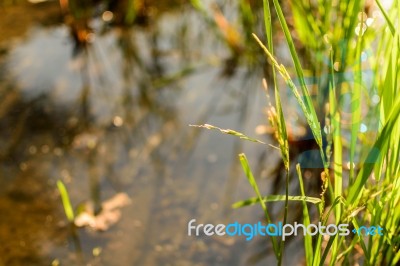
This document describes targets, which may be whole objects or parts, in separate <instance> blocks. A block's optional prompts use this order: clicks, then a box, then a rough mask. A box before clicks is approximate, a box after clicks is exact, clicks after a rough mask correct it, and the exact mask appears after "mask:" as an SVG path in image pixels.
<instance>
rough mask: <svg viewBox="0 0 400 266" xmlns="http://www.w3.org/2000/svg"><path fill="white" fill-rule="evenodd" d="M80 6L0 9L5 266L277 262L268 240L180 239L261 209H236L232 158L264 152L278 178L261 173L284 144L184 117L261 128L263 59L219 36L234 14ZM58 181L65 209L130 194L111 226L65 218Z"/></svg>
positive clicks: (238, 195)
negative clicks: (194, 226)
mask: <svg viewBox="0 0 400 266" xmlns="http://www.w3.org/2000/svg"><path fill="white" fill-rule="evenodd" d="M11 2H14V4H12V3H11ZM15 2H18V3H17V4H15ZM75 2H76V1H75ZM75 2H74V1H69V2H68V1H60V3H61V8H60V5H59V3H58V2H56V1H49V2H45V3H40V4H36V5H32V4H27V3H25V2H24V1H10V4H5V5H4V6H3V7H1V9H0V12H1V13H2V14H3V15H4V16H2V18H1V19H0V25H2V26H1V27H0V28H1V30H0V31H1V34H0V36H2V37H1V38H2V39H0V132H1V133H0V134H1V138H0V183H1V186H0V212H1V213H2V219H1V220H0V239H2V241H3V243H6V244H3V245H2V246H1V247H0V264H5V265H18V264H25V265H49V264H51V263H53V264H55V265H57V263H59V262H61V263H62V264H64V265H72V264H90V265H192V264H196V265H216V264H223V265H242V264H246V263H248V264H260V265H261V263H262V265H264V264H265V263H268V262H269V261H274V259H273V258H272V256H271V254H270V253H269V252H266V251H265V247H266V246H269V243H268V244H267V243H264V240H257V241H253V242H246V241H245V240H244V238H242V237H237V238H223V237H219V238H217V237H206V236H199V237H197V238H195V237H188V236H187V222H188V221H189V220H191V219H193V218H194V219H197V221H198V222H199V223H229V222H234V221H239V222H243V223H245V222H248V223H254V217H260V219H261V211H260V210H259V209H258V208H244V209H239V210H232V209H231V207H230V205H231V204H232V203H233V202H235V201H237V200H240V199H244V198H247V197H250V196H252V195H253V194H252V191H251V188H250V187H249V186H248V184H247V183H246V180H245V179H244V178H243V175H242V173H241V169H240V168H239V164H238V160H237V154H238V153H240V152H242V151H245V152H246V154H247V155H248V157H249V158H250V159H251V161H253V162H257V165H256V166H255V169H258V170H257V173H258V175H257V176H260V178H261V180H260V182H261V184H263V185H262V186H263V187H264V188H267V189H265V190H264V192H267V191H271V190H270V189H269V188H271V187H274V184H275V185H276V184H277V182H279V178H278V179H275V180H274V179H271V178H268V176H269V175H272V174H273V172H274V171H275V174H274V175H276V176H278V177H279V175H280V174H281V173H280V171H281V169H280V168H279V167H277V168H276V169H275V167H274V165H279V154H278V152H277V151H274V150H273V149H272V150H266V149H265V147H263V146H258V145H254V144H252V143H242V142H240V141H237V140H235V139H233V138H229V137H225V136H220V135H218V134H214V133H213V132H207V133H206V134H204V132H203V131H200V130H195V129H193V128H190V127H189V126H188V125H189V124H202V123H212V124H216V125H220V126H221V127H224V128H234V129H237V130H239V131H243V132H250V135H253V132H254V128H255V127H256V126H257V125H259V124H263V123H265V116H264V114H263V113H262V110H263V106H264V105H265V98H264V95H263V91H262V89H261V78H262V77H263V75H264V70H263V69H262V68H260V67H258V68H257V67H255V66H257V65H264V64H265V62H264V59H263V57H260V56H255V55H254V54H251V53H249V54H247V53H244V51H243V50H242V49H243V47H244V46H245V45H249V40H248V39H246V37H243V40H240V38H239V37H237V36H236V35H235V34H237V33H235V32H231V33H229V34H228V33H227V32H230V31H229V29H230V28H229V27H231V26H230V25H229V23H228V22H227V21H228V19H229V18H228V19H227V18H225V17H224V16H223V15H222V14H223V13H224V12H225V13H226V14H236V13H237V11H235V12H230V11H232V10H229V8H228V6H229V5H226V6H225V5H221V7H216V6H215V7H213V8H212V10H213V11H212V12H211V13H209V14H204V10H202V9H201V7H197V9H198V10H195V9H194V8H193V7H192V6H189V5H187V4H182V3H180V2H179V1H165V2H164V1H163V4H160V6H159V4H157V5H156V4H155V3H152V2H149V1H142V2H140V1H138V2H137V3H139V4H136V6H135V7H134V8H133V9H132V8H129V4H130V3H131V1H84V3H86V4H82V5H80V6H77V5H75V6H74V5H73V4H72V3H75ZM167 2H168V3H167ZM227 9H228V10H227ZM126 10H134V12H133V13H130V12H127V11H126ZM199 10H200V12H199ZM106 11H107V12H106ZM202 12H203V13H202ZM260 12H262V10H261V9H260ZM260 12H258V13H260ZM258 13H257V14H258ZM237 15H240V14H237ZM19 18H21V19H19ZM14 23H15V24H14ZM244 23H254V22H252V21H245V22H244ZM3 26H4V27H3ZM253 26H254V27H258V26H257V25H253ZM247 35H248V36H249V34H247ZM235 36H236V37H235ZM243 36H246V34H244V35H243ZM235 38H237V39H235ZM254 49H256V48H254V47H253V48H252V47H251V46H249V48H248V50H250V51H251V50H254ZM265 138H267V141H268V142H272V139H271V138H270V137H269V136H265ZM274 169H275V170H274ZM59 179H61V180H62V181H63V182H64V183H65V184H66V186H67V188H68V192H69V196H70V198H71V201H72V205H73V206H74V207H76V206H80V207H82V206H85V205H86V204H88V203H89V202H90V203H91V204H92V205H93V206H94V210H95V212H100V210H101V203H102V202H103V201H104V200H106V199H108V198H111V197H112V196H113V195H115V194H116V193H119V192H124V193H126V194H127V195H128V196H129V197H130V199H131V204H130V205H128V206H126V207H124V208H123V209H122V216H121V218H120V220H119V221H118V222H117V223H116V224H115V225H113V226H111V227H110V228H109V229H108V230H106V231H104V232H98V231H95V230H92V229H89V228H80V229H78V228H74V227H70V226H69V224H68V223H67V222H66V219H65V215H64V213H63V206H62V204H61V200H60V197H59V193H58V191H57V188H56V182H57V180H59ZM77 209H79V208H77ZM276 209H278V208H276ZM276 212H277V214H279V211H276ZM299 215H300V214H299ZM261 242H262V243H261ZM260 243H261V244H260ZM293 245H295V243H293ZM293 250H294V251H293V252H294V254H295V253H299V252H301V250H296V249H293ZM300 256H301V255H300ZM294 257H295V256H293V257H292V258H291V259H294Z"/></svg>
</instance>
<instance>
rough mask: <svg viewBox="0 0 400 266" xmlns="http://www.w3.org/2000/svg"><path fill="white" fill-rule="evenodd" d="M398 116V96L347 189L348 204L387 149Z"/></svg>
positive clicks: (399, 109) (352, 201) (357, 193)
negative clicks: (354, 178) (361, 165)
mask: <svg viewBox="0 0 400 266" xmlns="http://www.w3.org/2000/svg"><path fill="white" fill-rule="evenodd" d="M399 117H400V98H399V99H398V100H397V104H396V105H395V107H394V108H393V111H392V112H391V114H390V116H389V118H388V121H387V122H386V124H385V126H384V127H383V129H382V131H381V133H380V134H379V136H378V139H377V140H376V142H375V144H374V146H373V148H372V149H371V151H370V152H369V154H368V156H367V158H366V159H365V161H364V165H363V167H362V168H361V170H360V172H359V174H358V175H357V178H356V180H355V181H354V183H353V184H352V185H351V187H350V189H349V194H348V197H347V203H348V204H354V203H355V201H356V200H357V199H358V198H359V197H360V196H361V195H360V194H361V193H360V192H361V189H362V188H363V186H364V185H365V183H366V182H367V180H368V177H369V175H370V174H371V172H372V170H373V168H374V166H375V162H376V161H377V160H378V159H379V156H383V154H385V153H386V150H387V149H388V143H389V140H390V135H391V134H392V130H393V129H394V127H395V125H396V123H398V120H399Z"/></svg>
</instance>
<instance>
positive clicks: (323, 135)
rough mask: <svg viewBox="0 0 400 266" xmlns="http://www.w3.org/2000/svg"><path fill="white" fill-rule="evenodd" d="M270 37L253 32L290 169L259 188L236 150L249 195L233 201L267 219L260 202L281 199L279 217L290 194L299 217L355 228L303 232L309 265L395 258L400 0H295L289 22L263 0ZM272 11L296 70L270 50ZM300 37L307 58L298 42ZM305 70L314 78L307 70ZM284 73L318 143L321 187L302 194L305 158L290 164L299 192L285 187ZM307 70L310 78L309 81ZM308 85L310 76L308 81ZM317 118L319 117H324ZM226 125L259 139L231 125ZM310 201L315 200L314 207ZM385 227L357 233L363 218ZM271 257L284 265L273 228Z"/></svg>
mask: <svg viewBox="0 0 400 266" xmlns="http://www.w3.org/2000/svg"><path fill="white" fill-rule="evenodd" d="M263 4H264V22H265V30H266V31H265V35H266V38H264V39H265V40H266V41H267V43H266V44H264V43H263V41H261V40H260V39H262V38H259V37H257V36H256V35H253V36H254V39H255V41H256V42H257V43H258V44H259V46H260V47H261V49H262V51H263V52H264V54H265V56H266V57H267V59H268V60H269V62H270V65H271V68H272V72H273V78H272V83H273V86H274V93H275V106H274V107H270V108H269V121H270V123H271V125H272V126H273V128H274V130H275V137H276V140H277V142H278V144H279V147H278V148H279V150H280V152H281V156H282V160H283V162H284V166H285V171H286V173H287V174H286V182H285V186H286V187H285V191H286V193H285V195H261V194H260V190H259V188H258V185H257V183H256V178H255V177H254V176H253V174H252V171H251V169H250V165H249V162H248V161H247V159H246V156H245V155H244V154H240V155H239V158H240V162H241V165H242V167H243V170H244V172H245V175H246V177H247V179H248V181H249V183H250V185H251V186H252V188H253V189H254V192H255V193H256V197H255V198H251V199H247V200H244V201H240V202H237V203H235V204H234V205H233V207H235V208H238V207H243V206H249V205H252V204H256V203H259V204H260V205H261V207H262V209H263V211H264V213H265V221H266V222H267V223H270V221H271V213H270V212H269V210H268V208H267V205H266V203H267V202H276V201H284V202H285V205H284V206H285V207H284V208H285V210H284V217H283V223H286V221H287V214H288V212H289V209H288V208H289V204H288V202H289V201H301V202H302V213H303V224H304V225H306V226H307V225H309V224H311V223H313V222H315V221H317V222H320V223H321V224H322V225H324V226H326V225H327V224H332V223H333V224H335V225H339V224H343V223H345V224H349V225H350V226H351V228H352V229H353V228H354V232H357V233H356V234H350V235H348V236H339V235H336V234H335V235H331V236H329V237H325V238H324V237H323V236H322V235H321V234H317V235H315V236H310V235H306V236H304V246H303V249H304V258H305V259H304V264H305V265H339V264H344V265H354V264H362V265H398V263H399V260H400V252H399V244H400V237H399V231H400V229H399V225H400V204H399V203H400V190H399V189H400V164H399V160H400V149H399V144H400V143H399V140H400V123H399V117H400V97H398V96H397V95H398V94H399V93H400V83H399V82H400V78H399V77H400V75H399V74H400V73H399V72H400V49H399V48H400V18H399V16H400V1H398V0H397V1H393V3H392V5H391V7H390V8H389V9H385V7H384V6H383V4H382V3H381V2H380V1H379V0H376V2H375V3H372V2H371V1H362V0H350V1H325V0H320V1H292V2H291V11H292V16H293V19H294V23H293V24H291V25H289V23H288V19H287V18H288V17H290V16H289V14H284V13H283V8H282V6H281V4H280V2H279V1H278V0H264V1H263ZM272 12H275V13H276V15H277V17H278V19H279V22H280V25H281V28H282V32H283V35H284V37H285V40H286V43H287V46H288V48H289V53H290V56H291V59H292V61H293V66H294V71H291V68H290V66H284V65H282V64H281V63H280V62H279V61H278V59H277V58H276V56H275V54H274V41H273V36H274V34H275V32H273V27H272V19H271V17H272ZM294 38H296V40H300V42H301V45H302V46H303V47H305V49H306V50H307V53H306V57H307V55H308V56H309V58H311V59H310V60H309V61H313V64H311V65H309V64H307V61H306V60H304V56H303V57H302V55H300V53H298V52H297V47H298V46H299V45H298V44H295V41H294ZM310 77H311V78H310ZM279 80H283V81H284V82H285V83H286V85H287V88H289V89H290V90H291V92H292V94H293V96H294V97H295V99H296V100H297V103H298V107H299V110H301V112H302V113H303V115H304V117H305V120H306V121H307V124H308V127H309V129H310V131H311V133H312V135H313V137H314V139H315V142H316V143H317V145H318V148H319V154H320V157H321V160H322V162H323V171H322V172H321V174H320V176H318V177H316V178H321V184H322V186H321V189H320V197H319V198H315V197H309V196H307V193H308V191H306V189H305V186H304V182H305V181H304V180H303V178H302V174H303V173H302V172H303V171H302V166H301V164H296V167H295V168H296V174H297V176H298V179H299V191H298V195H289V182H290V180H289V178H290V176H291V173H290V169H291V164H293V162H292V158H290V153H289V149H290V147H289V145H288V134H287V129H286V123H285V117H284V112H283V107H282V103H281V99H280V93H282V91H284V90H285V89H286V88H285V87H282V86H279V84H280V83H279V82H278V81H279ZM310 80H311V81H310ZM310 85H313V86H310ZM322 120H323V121H322ZM204 127H205V128H208V129H219V130H220V131H222V132H223V133H227V134H231V135H235V136H237V137H240V138H242V139H246V140H251V141H255V142H261V141H258V140H255V139H253V138H250V137H247V136H246V135H244V134H242V133H239V132H236V131H234V130H228V131H227V130H222V129H220V128H218V127H215V126H210V125H205V126H204ZM307 203H312V204H313V206H315V207H316V208H317V210H318V212H317V214H318V217H314V216H312V215H311V212H310V211H309V206H310V205H308V204H307ZM368 226H374V227H380V228H382V229H383V235H376V234H372V233H371V234H368V233H367V234H364V235H362V234H359V232H360V230H362V229H363V228H364V227H368ZM271 242H272V247H273V251H274V254H275V256H276V259H277V264H278V265H282V263H283V258H284V246H285V241H282V240H280V239H278V238H276V237H274V236H272V237H271Z"/></svg>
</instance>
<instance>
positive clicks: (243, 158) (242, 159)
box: [239, 153, 279, 258]
mask: <svg viewBox="0 0 400 266" xmlns="http://www.w3.org/2000/svg"><path fill="white" fill-rule="evenodd" d="M239 159H240V163H241V165H242V168H243V171H244V173H245V175H246V177H247V180H248V181H249V183H250V185H251V187H252V188H253V190H254V192H255V193H256V195H257V197H258V200H259V202H260V204H261V207H262V209H263V210H264V214H265V218H266V220H267V222H268V223H271V218H270V215H269V212H268V209H267V205H266V204H265V202H264V201H263V197H262V196H261V193H260V190H259V189H258V185H257V182H256V180H255V179H254V176H253V173H252V172H251V169H250V165H249V162H248V161H247V157H246V155H245V154H244V153H241V154H239ZM271 241H272V247H273V250H274V252H275V256H276V257H277V258H278V254H279V253H278V252H279V250H278V245H277V242H276V239H275V237H273V236H271Z"/></svg>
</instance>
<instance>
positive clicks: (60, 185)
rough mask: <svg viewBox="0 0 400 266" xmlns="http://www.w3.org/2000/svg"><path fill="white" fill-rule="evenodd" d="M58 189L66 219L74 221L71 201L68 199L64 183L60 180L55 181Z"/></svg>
mask: <svg viewBox="0 0 400 266" xmlns="http://www.w3.org/2000/svg"><path fill="white" fill-rule="evenodd" d="M57 187H58V191H60V195H61V200H62V203H63V206H64V211H65V215H66V216H67V219H68V221H70V222H73V221H74V210H73V208H72V205H71V201H70V199H69V195H68V191H67V189H66V188H65V185H64V183H63V182H62V181H61V180H58V181H57Z"/></svg>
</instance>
